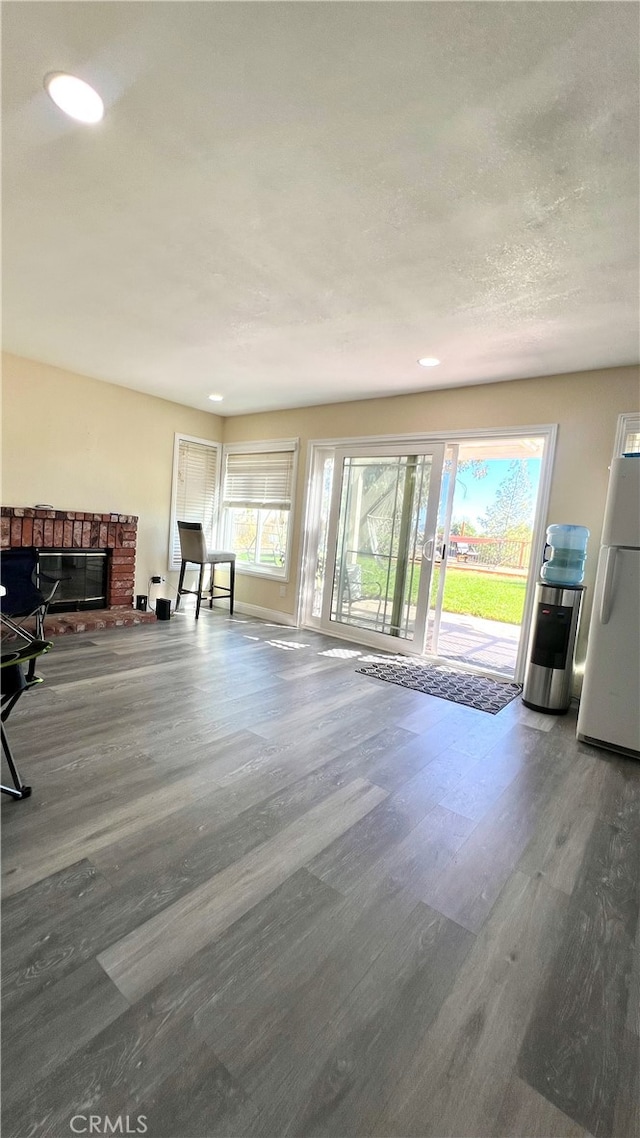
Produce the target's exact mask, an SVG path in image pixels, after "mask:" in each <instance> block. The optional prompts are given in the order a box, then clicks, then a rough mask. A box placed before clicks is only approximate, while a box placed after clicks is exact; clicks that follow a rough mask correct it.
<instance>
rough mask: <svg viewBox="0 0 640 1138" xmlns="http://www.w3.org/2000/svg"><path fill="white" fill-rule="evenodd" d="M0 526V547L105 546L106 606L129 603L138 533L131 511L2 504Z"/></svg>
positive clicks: (87, 547) (102, 547)
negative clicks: (93, 511)
mask: <svg viewBox="0 0 640 1138" xmlns="http://www.w3.org/2000/svg"><path fill="white" fill-rule="evenodd" d="M0 527H1V540H0V547H1V548H2V549H16V548H19V547H20V546H35V547H36V548H37V549H42V550H49V549H51V550H53V549H57V550H58V549H59V550H65V549H79V550H80V549H82V550H93V551H94V552H97V551H99V550H106V552H107V557H108V566H107V592H106V596H107V608H109V609H118V608H130V607H131V606H132V604H133V588H134V572H135V564H136V539H137V533H138V519H137V517H135V516H134V515H133V514H88V513H82V512H78V511H70V510H41V509H40V510H39V509H36V508H35V507H30V506H2V507H1V508H0Z"/></svg>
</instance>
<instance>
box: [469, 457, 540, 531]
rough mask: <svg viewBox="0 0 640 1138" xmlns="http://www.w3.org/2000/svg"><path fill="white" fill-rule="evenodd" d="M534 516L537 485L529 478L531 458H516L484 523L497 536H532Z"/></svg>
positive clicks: (483, 526) (510, 465)
mask: <svg viewBox="0 0 640 1138" xmlns="http://www.w3.org/2000/svg"><path fill="white" fill-rule="evenodd" d="M532 516H533V486H532V485H531V479H530V478H529V471H528V469H527V460H526V459H523V458H516V459H514V460H513V461H512V462H510V463H509V469H508V471H507V473H506V475H505V477H504V478H503V479H502V482H501V483H500V485H499V486H498V489H497V490H496V496H495V500H494V502H493V504H492V505H491V506H489V508H488V510H487V512H486V514H485V516H484V517H483V518H482V519H481V525H482V528H483V530H484V531H485V533H487V534H490V535H491V536H494V535H495V536H496V537H511V538H524V539H526V538H527V537H530V536H531V521H532Z"/></svg>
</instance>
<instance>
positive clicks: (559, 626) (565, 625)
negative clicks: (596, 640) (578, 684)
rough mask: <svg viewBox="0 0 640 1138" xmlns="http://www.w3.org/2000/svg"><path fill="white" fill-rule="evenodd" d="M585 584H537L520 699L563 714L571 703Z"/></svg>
mask: <svg viewBox="0 0 640 1138" xmlns="http://www.w3.org/2000/svg"><path fill="white" fill-rule="evenodd" d="M583 593H584V585H548V584H546V583H539V584H537V585H536V597H535V604H534V608H533V621H532V624H531V633H530V637H529V660H528V663H527V671H526V674H525V680H524V688H523V691H522V702H523V703H524V704H525V706H526V707H530V708H531V709H532V710H533V711H544V712H547V713H548V714H549V715H564V714H565V712H567V711H568V710H569V706H570V704H571V688H572V683H573V658H574V654H575V647H576V637H577V635H578V627H579V624H580V609H581V606H582V595H583Z"/></svg>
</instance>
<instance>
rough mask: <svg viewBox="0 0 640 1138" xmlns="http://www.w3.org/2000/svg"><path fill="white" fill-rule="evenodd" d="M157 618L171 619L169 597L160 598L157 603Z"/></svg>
mask: <svg viewBox="0 0 640 1138" xmlns="http://www.w3.org/2000/svg"><path fill="white" fill-rule="evenodd" d="M156 616H157V618H158V620H170V619H171V601H170V599H169V597H158V599H157V601H156Z"/></svg>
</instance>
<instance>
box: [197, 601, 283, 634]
mask: <svg viewBox="0 0 640 1138" xmlns="http://www.w3.org/2000/svg"><path fill="white" fill-rule="evenodd" d="M228 605H229V602H228V600H226V599H225V598H222V599H221V602H220V608H225V607H228ZM216 607H217V605H216ZM233 608H234V612H237V613H242V614H243V615H244V616H255V617H257V619H258V620H268V621H270V622H271V623H272V624H284V625H286V626H287V628H297V627H298V624H297V621H296V618H295V616H293V614H292V613H290V612H278V610H277V609H265V608H262V606H261V605H248V604H246V603H245V601H236V602H235V604H234V606H233Z"/></svg>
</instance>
